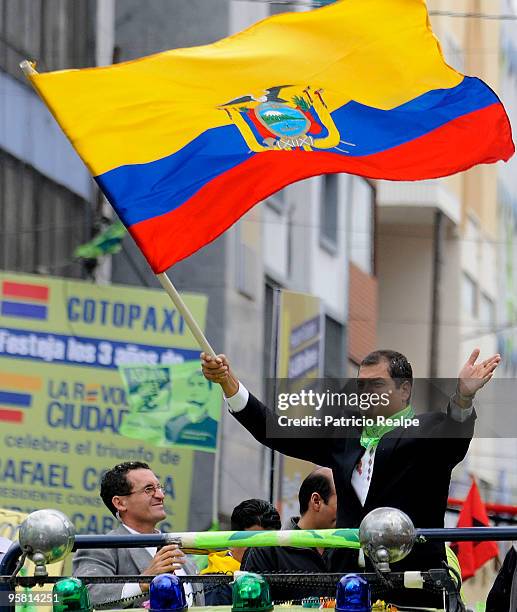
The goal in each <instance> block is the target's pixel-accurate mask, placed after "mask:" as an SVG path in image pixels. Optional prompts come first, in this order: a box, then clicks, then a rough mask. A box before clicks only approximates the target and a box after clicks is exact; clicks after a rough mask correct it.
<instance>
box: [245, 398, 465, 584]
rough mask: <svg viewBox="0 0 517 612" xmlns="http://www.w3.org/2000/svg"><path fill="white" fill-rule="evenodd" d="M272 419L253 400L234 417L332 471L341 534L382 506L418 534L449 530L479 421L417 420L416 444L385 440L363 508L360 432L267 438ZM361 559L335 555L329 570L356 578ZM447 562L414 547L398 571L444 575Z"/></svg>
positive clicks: (409, 437) (396, 433) (401, 435)
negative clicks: (451, 500) (358, 487)
mask: <svg viewBox="0 0 517 612" xmlns="http://www.w3.org/2000/svg"><path fill="white" fill-rule="evenodd" d="M268 413H269V415H270V418H271V415H272V412H270V411H269V409H268V408H266V407H265V406H264V405H263V404H262V403H261V402H260V401H259V400H258V399H257V398H255V397H254V396H253V395H251V394H250V397H249V400H248V403H247V405H246V407H245V408H244V410H242V411H240V412H237V413H234V417H235V418H236V419H237V420H238V421H239V422H240V423H241V424H242V425H244V427H246V429H247V430H248V431H249V432H250V433H251V434H252V435H253V436H254V437H255V438H256V439H257V440H258V441H259V442H261V443H262V444H265V445H266V446H268V447H269V448H274V449H275V450H277V451H279V452H281V453H283V454H285V455H289V456H290V457H296V458H298V459H305V460H306V461H311V462H313V463H316V464H318V465H321V466H326V467H329V468H331V469H332V473H333V475H334V482H335V485H336V492H337V496H338V510H337V522H336V524H337V526H338V527H351V528H353V527H359V524H360V523H361V520H362V519H363V518H364V516H366V514H368V512H370V511H371V510H373V509H374V508H379V507H381V506H391V507H394V508H398V509H400V510H402V511H403V512H405V513H406V514H408V515H409V517H410V518H411V519H412V521H413V523H414V525H415V527H417V528H423V527H443V526H444V516H445V510H446V508H447V496H448V493H449V485H450V480H451V472H452V469H453V468H454V466H455V465H456V464H458V463H459V462H460V461H461V460H462V459H463V458H464V457H465V454H466V453H467V450H468V447H469V444H470V440H471V437H472V434H473V432H474V421H475V414H473V416H472V417H470V418H469V419H468V420H467V421H465V422H464V423H458V422H456V421H454V420H453V419H452V418H451V417H450V416H449V414H448V413H430V414H424V415H419V418H420V427H419V429H418V431H419V435H418V437H415V435H416V434H415V432H412V433H411V432H410V431H409V430H404V429H402V428H397V429H395V430H393V431H392V432H390V433H389V434H386V435H385V436H383V438H382V440H381V441H380V443H379V445H378V447H377V451H376V454H375V463H374V470H373V476H372V481H371V483H370V488H369V491H368V496H367V498H366V501H365V504H364V506H361V503H360V501H359V499H358V497H357V495H356V493H355V491H354V489H353V488H352V484H351V479H352V473H353V470H354V468H355V466H356V465H357V463H358V461H359V458H360V457H361V456H362V454H363V452H364V448H363V447H362V446H361V445H360V443H359V437H360V431H359V430H357V432H356V434H357V435H354V436H353V437H348V438H335V439H333V438H330V439H329V438H312V439H303V438H295V437H293V438H289V439H288V438H276V439H273V438H269V439H268V438H267V436H266V415H267V414H268ZM273 418H274V416H273ZM423 434H425V435H423ZM357 559H358V554H357V551H353V550H345V549H336V550H335V551H334V553H333V554H332V562H331V567H332V569H333V571H343V572H347V571H357V570H359V569H360V568H358V566H357ZM442 560H445V546H444V544H442V543H438V542H428V543H426V544H415V547H414V549H413V551H412V552H411V553H410V555H408V557H406V559H404V560H403V561H400V562H399V563H396V564H394V565H393V566H392V570H393V571H406V570H426V569H430V568H440V567H442ZM367 564H368V561H367ZM370 568H371V566H368V565H367V569H369V570H370Z"/></svg>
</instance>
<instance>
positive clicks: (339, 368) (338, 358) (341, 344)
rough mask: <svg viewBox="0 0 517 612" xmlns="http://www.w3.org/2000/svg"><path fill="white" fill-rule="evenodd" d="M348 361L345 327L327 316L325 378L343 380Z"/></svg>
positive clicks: (324, 360)
mask: <svg viewBox="0 0 517 612" xmlns="http://www.w3.org/2000/svg"><path fill="white" fill-rule="evenodd" d="M346 361H347V359H346V344H345V327H344V325H342V324H341V323H339V322H338V321H336V320H335V319H333V318H332V317H329V316H328V315H325V354H324V359H323V376H324V377H325V378H343V377H344V375H345V363H346Z"/></svg>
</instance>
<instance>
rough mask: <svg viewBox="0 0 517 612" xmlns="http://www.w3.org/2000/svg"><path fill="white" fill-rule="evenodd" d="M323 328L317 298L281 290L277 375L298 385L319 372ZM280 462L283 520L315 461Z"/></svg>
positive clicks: (291, 513) (289, 459)
mask: <svg viewBox="0 0 517 612" xmlns="http://www.w3.org/2000/svg"><path fill="white" fill-rule="evenodd" d="M323 329H324V328H323V321H322V311H321V301H320V299H319V298H317V297H315V296H313V295H309V294H306V293H297V292H294V291H282V292H281V294H280V340H279V355H278V357H279V367H278V377H279V378H289V379H291V380H296V381H297V382H298V383H299V388H300V389H301V388H303V386H304V385H305V383H306V382H307V379H308V378H318V377H320V376H321V375H322V371H323ZM296 387H298V385H296ZM291 390H292V389H291ZM281 465H282V481H281V482H282V485H281V514H282V520H283V521H284V523H285V521H286V520H287V519H289V518H290V517H291V516H294V515H298V514H299V508H298V490H299V488H300V484H301V483H302V480H303V479H304V478H305V477H306V476H307V474H309V472H310V471H311V470H312V469H313V468H314V465H313V464H312V463H308V462H306V461H302V460H301V459H294V458H293V457H282V458H281Z"/></svg>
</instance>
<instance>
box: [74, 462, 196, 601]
mask: <svg viewBox="0 0 517 612" xmlns="http://www.w3.org/2000/svg"><path fill="white" fill-rule="evenodd" d="M100 495H101V498H102V500H103V502H104V503H105V505H106V507H107V508H108V509H109V510H110V512H111V513H112V514H113V515H114V516H116V517H117V518H118V520H119V521H120V523H121V525H120V527H118V528H117V529H114V530H113V531H111V532H109V534H108V535H127V534H131V533H133V534H146V533H147V534H149V533H159V532H158V530H157V529H156V525H157V524H158V523H159V522H160V521H163V520H164V519H165V518H166V514H165V509H164V505H163V501H164V498H165V493H164V491H163V487H162V486H161V484H160V483H159V481H158V479H157V478H156V475H155V474H154V472H153V471H152V470H151V469H150V467H149V466H148V465H147V464H146V463H143V462H139V461H130V462H126V463H121V464H119V465H116V466H115V467H114V468H112V469H111V470H109V471H108V472H106V473H105V474H104V476H103V478H102V481H101V491H100ZM170 572H174V573H176V574H177V575H185V574H186V573H188V574H195V573H197V570H196V567H195V564H194V563H192V562H190V561H188V559H187V557H186V556H185V555H184V554H183V552H182V551H181V550H180V549H179V548H178V546H177V545H175V544H169V545H167V546H163V547H162V548H160V550H157V548H156V547H148V548H105V549H100V550H98V549H95V550H79V551H77V553H76V554H75V556H74V559H73V573H74V575H75V576H124V575H140V576H157V575H158V574H163V573H170ZM184 587H185V595H186V596H187V602H188V603H189V605H193V603H196V605H203V604H204V599H203V596H202V590H199V589H198V588H197V589H196V593H195V594H194V591H193V585H191V584H188V583H187V584H185V585H184ZM89 590H90V596H91V599H92V604H93V605H94V606H95V605H98V604H101V603H105V602H108V601H110V602H111V601H117V600H121V599H122V600H126V599H127V601H125V602H122V603H120V605H114V606H113V607H114V608H120V607H140V606H141V604H142V601H143V600H144V599H146V598H147V596H148V591H149V585H148V584H147V583H144V582H142V583H140V584H139V583H126V584H95V585H90V586H89ZM194 595H195V596H194Z"/></svg>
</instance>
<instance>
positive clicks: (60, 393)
mask: <svg viewBox="0 0 517 612" xmlns="http://www.w3.org/2000/svg"><path fill="white" fill-rule="evenodd" d="M183 298H184V300H185V302H186V303H187V305H188V307H189V308H190V310H191V311H192V313H193V315H194V317H195V318H196V319H197V321H198V323H199V324H200V326H201V328H204V325H205V317H206V306H207V298H206V297H205V296H202V295H194V294H186V295H185V294H184V295H183ZM198 354H199V348H198V346H197V343H196V341H195V340H194V338H193V337H192V335H191V334H190V332H189V330H188V328H187V326H186V324H185V321H184V320H183V318H182V317H181V315H180V314H179V312H178V311H177V310H176V309H175V308H174V306H173V305H172V304H171V302H170V300H169V298H168V296H167V295H166V294H165V293H163V292H162V291H158V290H153V289H135V288H132V287H125V286H120V285H94V284H91V283H87V282H82V281H70V280H64V279H57V278H53V277H46V276H32V275H16V274H9V273H0V432H1V433H0V443H1V444H2V448H3V453H2V456H1V457H0V506H3V507H4V508H11V509H14V510H18V511H22V512H30V511H32V510H35V509H39V508H45V507H54V508H58V509H59V510H61V511H63V512H65V513H66V514H68V515H69V517H70V518H71V520H72V521H73V522H74V524H75V526H76V529H77V531H78V533H105V532H106V531H108V530H110V529H112V528H114V527H115V526H116V520H115V519H114V517H113V516H111V514H110V513H109V511H108V510H107V509H106V508H105V507H104V505H103V503H102V501H101V499H100V497H99V481H100V478H101V477H102V474H103V472H104V471H105V470H106V469H109V468H110V467H112V466H113V465H115V464H117V463H120V462H122V461H144V462H147V463H149V464H150V466H151V467H152V468H153V469H154V471H155V472H156V474H157V475H158V477H159V478H160V480H161V482H162V484H163V486H164V487H165V492H166V493H167V498H166V509H167V514H168V518H167V520H166V521H165V522H164V523H162V524H161V528H162V530H164V531H169V530H183V529H186V527H187V517H188V510H189V503H190V487H191V475H192V465H193V451H192V450H187V449H180V448H178V447H175V448H158V447H157V446H155V445H154V444H153V443H152V442H149V441H143V440H134V439H131V438H128V437H125V436H123V435H121V427H122V424H123V422H124V418H125V417H126V416H127V415H128V414H129V408H128V402H127V394H126V390H125V388H124V384H123V381H122V379H121V376H120V373H119V368H120V367H121V366H129V365H131V364H134V365H142V364H149V365H152V366H159V365H160V366H164V367H169V366H171V365H173V364H181V363H183V362H185V361H189V360H193V359H196V358H197V357H198ZM144 418H145V417H144Z"/></svg>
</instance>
